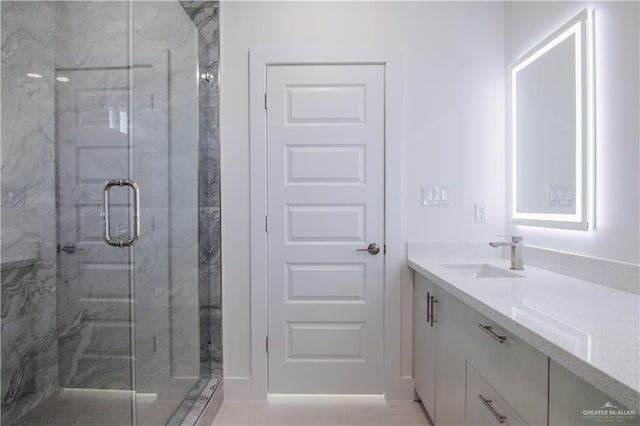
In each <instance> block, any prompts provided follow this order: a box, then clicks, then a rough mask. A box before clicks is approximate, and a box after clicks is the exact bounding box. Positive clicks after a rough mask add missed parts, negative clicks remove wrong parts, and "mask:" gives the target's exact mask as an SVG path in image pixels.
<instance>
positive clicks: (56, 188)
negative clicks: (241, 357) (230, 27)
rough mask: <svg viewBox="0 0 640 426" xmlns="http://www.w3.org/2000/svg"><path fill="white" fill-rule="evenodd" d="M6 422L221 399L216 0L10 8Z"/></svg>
mask: <svg viewBox="0 0 640 426" xmlns="http://www.w3.org/2000/svg"><path fill="white" fill-rule="evenodd" d="M1 21H2V27H1V33H2V70H1V72H2V73H1V80H2V85H1V93H0V95H1V106H2V110H1V123H0V124H1V127H2V133H1V135H2V140H1V150H0V158H1V163H2V173H1V181H0V186H1V195H2V199H1V216H0V220H1V240H2V246H1V252H0V257H1V261H2V271H1V296H2V309H1V311H2V312H1V315H2V317H1V333H2V346H1V350H2V358H1V370H2V380H1V397H2V400H1V411H2V418H1V421H2V424H3V425H12V424H16V425H19V424H29V425H31V424H58V425H67V424H68V425H73V424H75V425H89V424H102V425H103V424H111V425H127V424H132V425H133V424H137V425H164V424H175V425H178V424H196V423H197V422H198V421H199V419H200V422H202V421H203V416H202V412H203V410H204V408H205V407H207V408H210V409H211V410H215V404H216V403H217V402H219V401H220V400H221V391H222V389H221V383H222V365H221V359H222V347H221V339H220V333H221V331H220V307H221V306H220V304H221V295H220V287H221V286H220V250H219V247H220V244H219V235H220V224H219V219H220V214H219V213H220V201H219V200H220V198H219V167H218V165H219V141H218V136H217V115H218V82H217V75H218V72H217V70H218V31H217V29H218V4H217V2H211V1H185V2H178V1H136V0H128V1H127V0H125V1H68V2H65V1H15V2H12V1H2V2H1Z"/></svg>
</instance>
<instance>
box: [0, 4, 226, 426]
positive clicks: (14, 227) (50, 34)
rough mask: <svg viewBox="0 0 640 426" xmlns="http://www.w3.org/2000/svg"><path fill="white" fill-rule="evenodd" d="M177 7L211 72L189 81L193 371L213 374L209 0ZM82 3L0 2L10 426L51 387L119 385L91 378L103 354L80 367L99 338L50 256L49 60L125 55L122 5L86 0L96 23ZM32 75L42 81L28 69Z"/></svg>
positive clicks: (215, 228)
mask: <svg viewBox="0 0 640 426" xmlns="http://www.w3.org/2000/svg"><path fill="white" fill-rule="evenodd" d="M118 4H119V6H115V5H118ZM181 4H182V6H183V8H184V9H185V11H186V12H187V14H188V15H189V17H190V18H191V19H192V21H193V22H194V23H195V24H196V26H197V27H198V29H199V32H200V35H201V37H200V45H199V59H200V64H199V68H200V71H201V73H202V72H204V73H205V74H207V73H208V74H210V76H209V77H208V79H202V80H201V82H200V87H199V117H198V119H199V126H200V128H199V144H200V145H199V162H200V164H199V185H198V186H199V194H198V198H199V200H198V202H199V211H198V228H199V258H198V264H199V274H200V275H199V281H198V283H199V285H198V291H199V295H198V299H199V312H200V360H201V366H200V367H201V368H200V369H201V376H203V377H209V374H212V375H213V376H214V378H217V379H218V381H220V380H221V378H222V347H221V344H222V343H221V323H220V321H221V317H220V312H221V309H220V308H221V290H220V289H221V283H220V278H221V274H220V268H221V257H220V256H221V254H220V197H219V185H220V175H219V170H220V168H219V162H220V149H219V139H218V106H219V101H218V97H219V95H218V94H219V90H218V80H217V68H218V60H219V47H218V3H217V2H181ZM70 5H73V7H72V8H70ZM80 5H81V3H75V2H73V3H65V2H22V1H16V2H8V1H3V2H2V40H1V41H2V73H3V74H2V115H3V117H2V118H3V126H2V274H1V278H2V279H1V284H2V384H1V386H2V388H1V398H2V399H1V404H2V424H11V423H13V422H14V421H15V420H16V419H18V418H19V417H21V416H22V415H23V414H24V413H26V412H27V411H29V410H30V409H32V408H33V407H35V406H36V405H38V404H39V403H40V402H42V401H43V400H44V399H46V398H47V397H49V396H51V395H52V394H53V393H55V392H56V391H57V390H58V389H60V387H65V386H70V387H98V388H100V387H107V388H109V387H120V386H116V383H115V382H113V383H111V382H109V383H107V382H104V381H102V382H100V383H97V382H95V380H94V379H95V378H99V377H102V378H103V379H104V380H106V378H109V377H111V376H109V375H108V374H103V373H105V371H102V370H101V369H100V368H98V367H99V365H102V363H97V364H95V365H93V364H92V365H93V366H90V365H88V364H87V362H88V361H87V360H85V361H83V362H85V364H87V365H85V366H81V365H80V363H79V361H80V360H81V359H82V354H83V352H84V351H86V349H87V344H89V343H90V342H89V341H90V340H91V341H95V342H94V343H96V342H97V340H96V339H93V338H92V337H91V333H89V334H87V329H86V327H84V326H83V324H82V318H80V316H78V312H77V306H76V307H74V306H73V304H74V300H75V299H73V297H71V298H70V297H68V296H69V291H70V288H68V286H65V280H64V279H62V278H64V276H60V274H58V275H59V276H58V277H56V270H57V269H60V267H61V265H58V264H56V262H57V256H56V243H57V237H56V222H57V220H56V198H55V197H56V187H55V185H56V170H55V163H54V159H55V158H56V147H55V142H54V141H55V140H56V137H57V136H56V124H55V123H56V111H58V110H59V109H63V108H61V105H56V104H55V103H54V102H55V96H54V95H55V94H56V87H55V85H54V81H55V80H54V77H55V69H56V67H73V66H89V67H90V66H96V65H97V66H104V65H107V66H108V65H112V64H113V63H114V59H113V58H114V55H117V54H124V55H126V52H127V49H126V45H120V44H119V43H118V40H121V38H122V36H123V35H124V34H126V28H127V19H128V16H127V13H128V12H127V7H126V3H125V2H87V3H84V6H85V7H86V8H87V10H86V12H87V13H90V14H91V15H90V16H92V17H100V19H102V20H103V21H104V22H103V21H101V22H102V24H101V23H99V22H96V21H95V20H93V19H83V17H82V16H81V13H80V11H79V10H78V6H80ZM111 5H114V6H113V7H111ZM65 8H67V9H66V10H64V9H65ZM73 12H77V13H75V15H74V13H73ZM74 16H75V18H77V19H75V21H74V19H73V17H74ZM61 17H62V18H61ZM72 21H73V22H72ZM107 22H108V25H107ZM61 34H65V36H64V37H65V40H66V41H65V40H63V38H61V36H60V35H61ZM56 40H57V42H56ZM105 40H108V41H109V43H106V44H105ZM69 41H73V42H75V44H73V43H68V42H69ZM107 45H108V46H110V47H109V49H110V50H109V51H104V50H102V52H103V53H104V55H103V56H102V57H98V56H96V52H99V51H100V49H96V46H102V47H104V46H107ZM121 59H122V60H121V61H119V62H118V61H116V62H118V63H123V64H124V63H126V60H127V58H126V56H125V57H122V58H121ZM31 72H35V73H38V74H40V75H41V76H42V78H31V77H27V73H31ZM107 74H108V73H105V74H104V78H103V77H98V81H97V83H98V85H102V86H104V88H105V90H109V89H110V88H111V86H113V85H114V84H116V83H118V84H119V83H120V82H121V81H120V77H118V72H114V73H111V74H109V76H107ZM207 80H208V81H207ZM102 86H99V87H102ZM56 96H59V94H57V95H56ZM25 111H28V112H29V113H28V114H27V113H25ZM89 118H90V117H89ZM5 123H11V124H12V125H11V126H7V125H5ZM58 130H59V129H58ZM60 214H61V213H58V216H59V215H60ZM63 269H64V268H63ZM63 275H64V274H63ZM57 278H58V279H57ZM61 287H62V290H61V289H60V288H61ZM72 296H73V295H72ZM76 296H77V295H76ZM87 339H89V340H87ZM121 340H122V339H118V341H119V342H120V341H121ZM109 341H113V339H110V340H108V341H105V342H106V343H107V344H108V343H109ZM125 349H127V348H125ZM124 362H125V363H129V361H128V360H124ZM81 367H82V368H81ZM84 367H87V368H84ZM116 367H117V366H116ZM114 368H115V367H114ZM114 368H111V370H114ZM117 369H118V370H121V369H119V368H117ZM122 371H123V377H122V380H120V379H118V378H117V377H116V378H115V380H116V382H122V383H124V387H125V388H126V387H127V383H125V381H126V380H127V378H128V376H129V373H128V370H126V369H122ZM101 380H102V379H101ZM90 382H91V383H90ZM94 382H95V383H94Z"/></svg>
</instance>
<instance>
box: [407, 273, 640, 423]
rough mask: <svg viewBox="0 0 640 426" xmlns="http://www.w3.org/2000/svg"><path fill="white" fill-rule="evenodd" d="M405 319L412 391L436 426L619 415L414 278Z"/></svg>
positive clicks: (597, 395) (596, 394)
mask: <svg viewBox="0 0 640 426" xmlns="http://www.w3.org/2000/svg"><path fill="white" fill-rule="evenodd" d="M413 320H414V381H415V389H416V393H417V394H418V396H419V397H420V399H421V400H422V402H423V404H424V406H425V409H426V411H427V413H428V415H429V417H430V420H431V421H432V423H433V424H434V425H436V426H440V425H443V426H444V425H455V426H460V425H472V426H479V425H494V424H495V425H531V426H533V425H536V426H538V425H550V426H568V425H580V426H582V425H597V424H601V423H603V422H605V423H606V421H603V420H602V417H598V416H591V417H590V416H589V415H585V413H584V411H585V410H600V409H602V408H603V407H605V409H606V408H607V407H609V405H607V403H608V404H612V405H613V406H615V407H617V409H619V410H625V407H623V406H622V405H621V404H619V403H617V402H616V401H614V400H612V399H611V398H609V397H607V396H606V395H605V394H604V393H602V392H601V391H600V390H598V389H596V388H595V387H593V386H591V385H590V384H588V383H587V382H585V381H584V380H582V379H581V378H579V377H577V376H576V375H574V374H573V373H571V372H569V371H568V370H566V369H565V368H564V367H562V366H560V365H559V364H557V363H555V362H554V361H552V360H550V359H549V358H548V357H547V356H546V355H544V354H542V353H541V352H539V351H538V350H537V349H535V348H534V347H532V346H530V345H529V344H527V343H526V342H524V341H523V340H521V339H520V338H518V337H517V336H515V335H513V334H512V333H510V332H509V331H507V330H505V329H503V328H502V327H500V326H499V325H498V324H496V323H494V322H493V321H491V320H489V319H488V318H487V317H485V316H484V315H482V314H480V313H479V312H478V311H476V310H475V309H473V308H471V307H470V306H469V305H467V304H466V303H464V302H462V301H461V300H460V299H458V298H457V297H455V296H453V295H452V294H450V293H448V292H447V291H445V290H443V289H442V288H441V287H440V286H438V285H436V284H435V283H434V282H432V281H430V280H429V279H428V278H426V277H424V276H423V275H421V274H416V275H415V288H414V318H413ZM609 423H611V421H609ZM615 423H617V424H625V425H626V424H629V425H640V418H639V417H637V416H636V417H633V416H629V418H622V419H621V420H620V419H618V420H616V421H615Z"/></svg>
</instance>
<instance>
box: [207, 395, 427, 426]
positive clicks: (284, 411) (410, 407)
mask: <svg viewBox="0 0 640 426" xmlns="http://www.w3.org/2000/svg"><path fill="white" fill-rule="evenodd" d="M428 424H429V423H427V420H426V418H425V417H424V415H423V414H422V410H421V408H420V406H419V405H418V403H416V402H413V401H385V400H384V398H383V397H378V396H375V397H374V396H371V397H369V396H366V397H355V396H354V397H351V396H347V397H331V396H327V397H298V396H296V397H285V396H278V397H271V398H270V399H269V400H268V401H260V402H229V401H227V402H224V403H223V404H222V407H220V411H219V412H218V415H217V417H216V419H215V420H214V422H213V426H257V425H269V426H360V425H363V426H364V425H367V426H428Z"/></svg>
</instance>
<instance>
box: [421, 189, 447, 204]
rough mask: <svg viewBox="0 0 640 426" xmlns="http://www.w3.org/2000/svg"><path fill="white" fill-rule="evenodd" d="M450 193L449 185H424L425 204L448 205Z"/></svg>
mask: <svg viewBox="0 0 640 426" xmlns="http://www.w3.org/2000/svg"><path fill="white" fill-rule="evenodd" d="M450 195H451V194H450V193H449V187H448V186H447V185H422V205H423V206H429V207H434V206H448V205H449V199H450Z"/></svg>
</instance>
